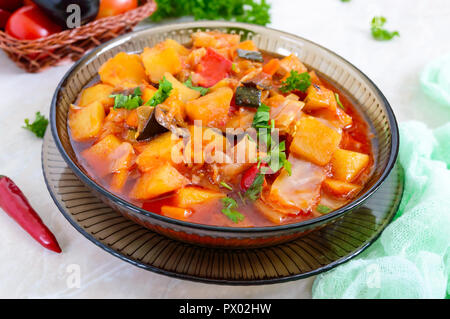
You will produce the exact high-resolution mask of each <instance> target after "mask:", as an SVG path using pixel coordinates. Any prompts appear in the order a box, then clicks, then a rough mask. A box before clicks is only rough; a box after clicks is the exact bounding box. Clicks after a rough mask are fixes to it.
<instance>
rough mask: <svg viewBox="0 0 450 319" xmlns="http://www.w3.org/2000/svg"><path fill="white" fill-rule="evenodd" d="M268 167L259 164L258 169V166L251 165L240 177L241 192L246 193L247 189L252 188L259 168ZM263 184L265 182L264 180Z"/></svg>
mask: <svg viewBox="0 0 450 319" xmlns="http://www.w3.org/2000/svg"><path fill="white" fill-rule="evenodd" d="M267 166H268V165H267V164H266V163H261V164H260V167H258V164H255V165H253V166H252V167H250V168H249V169H248V170H246V171H245V173H244V175H242V178H241V190H242V191H244V192H245V191H247V189H249V188H250V186H252V184H253V182H254V181H255V178H256V176H258V174H259V172H260V169H261V167H267ZM264 182H265V180H264Z"/></svg>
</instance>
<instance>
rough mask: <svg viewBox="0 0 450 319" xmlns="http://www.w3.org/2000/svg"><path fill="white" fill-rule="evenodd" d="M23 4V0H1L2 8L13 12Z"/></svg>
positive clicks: (0, 6) (0, 5)
mask: <svg viewBox="0 0 450 319" xmlns="http://www.w3.org/2000/svg"><path fill="white" fill-rule="evenodd" d="M22 5H23V1H22V0H0V9H3V10H6V11H9V12H13V11H14V10H16V9H18V8H20V7H21V6H22Z"/></svg>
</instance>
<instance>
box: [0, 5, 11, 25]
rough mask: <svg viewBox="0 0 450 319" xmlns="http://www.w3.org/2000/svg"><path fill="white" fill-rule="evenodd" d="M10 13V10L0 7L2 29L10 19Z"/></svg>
mask: <svg viewBox="0 0 450 319" xmlns="http://www.w3.org/2000/svg"><path fill="white" fill-rule="evenodd" d="M10 15H11V13H9V12H8V11H6V10H3V9H0V29H3V28H5V25H6V22H7V21H8V18H9V16H10Z"/></svg>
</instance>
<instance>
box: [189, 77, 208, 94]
mask: <svg viewBox="0 0 450 319" xmlns="http://www.w3.org/2000/svg"><path fill="white" fill-rule="evenodd" d="M184 85H186V86H187V87H188V88H190V89H193V90H196V91H199V92H200V94H201V95H202V96H203V95H205V94H206V93H208V92H209V89H208V88H204V87H202V86H192V80H191V78H189V79H187V80H186V82H184Z"/></svg>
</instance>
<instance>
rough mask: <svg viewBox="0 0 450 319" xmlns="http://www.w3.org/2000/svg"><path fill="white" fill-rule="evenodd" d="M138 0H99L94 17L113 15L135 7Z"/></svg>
mask: <svg viewBox="0 0 450 319" xmlns="http://www.w3.org/2000/svg"><path fill="white" fill-rule="evenodd" d="M137 6H138V0H100V8H99V10H98V15H97V18H96V19H100V18H104V17H110V16H115V15H118V14H121V13H124V12H127V11H130V10H132V9H136V8H137Z"/></svg>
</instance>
